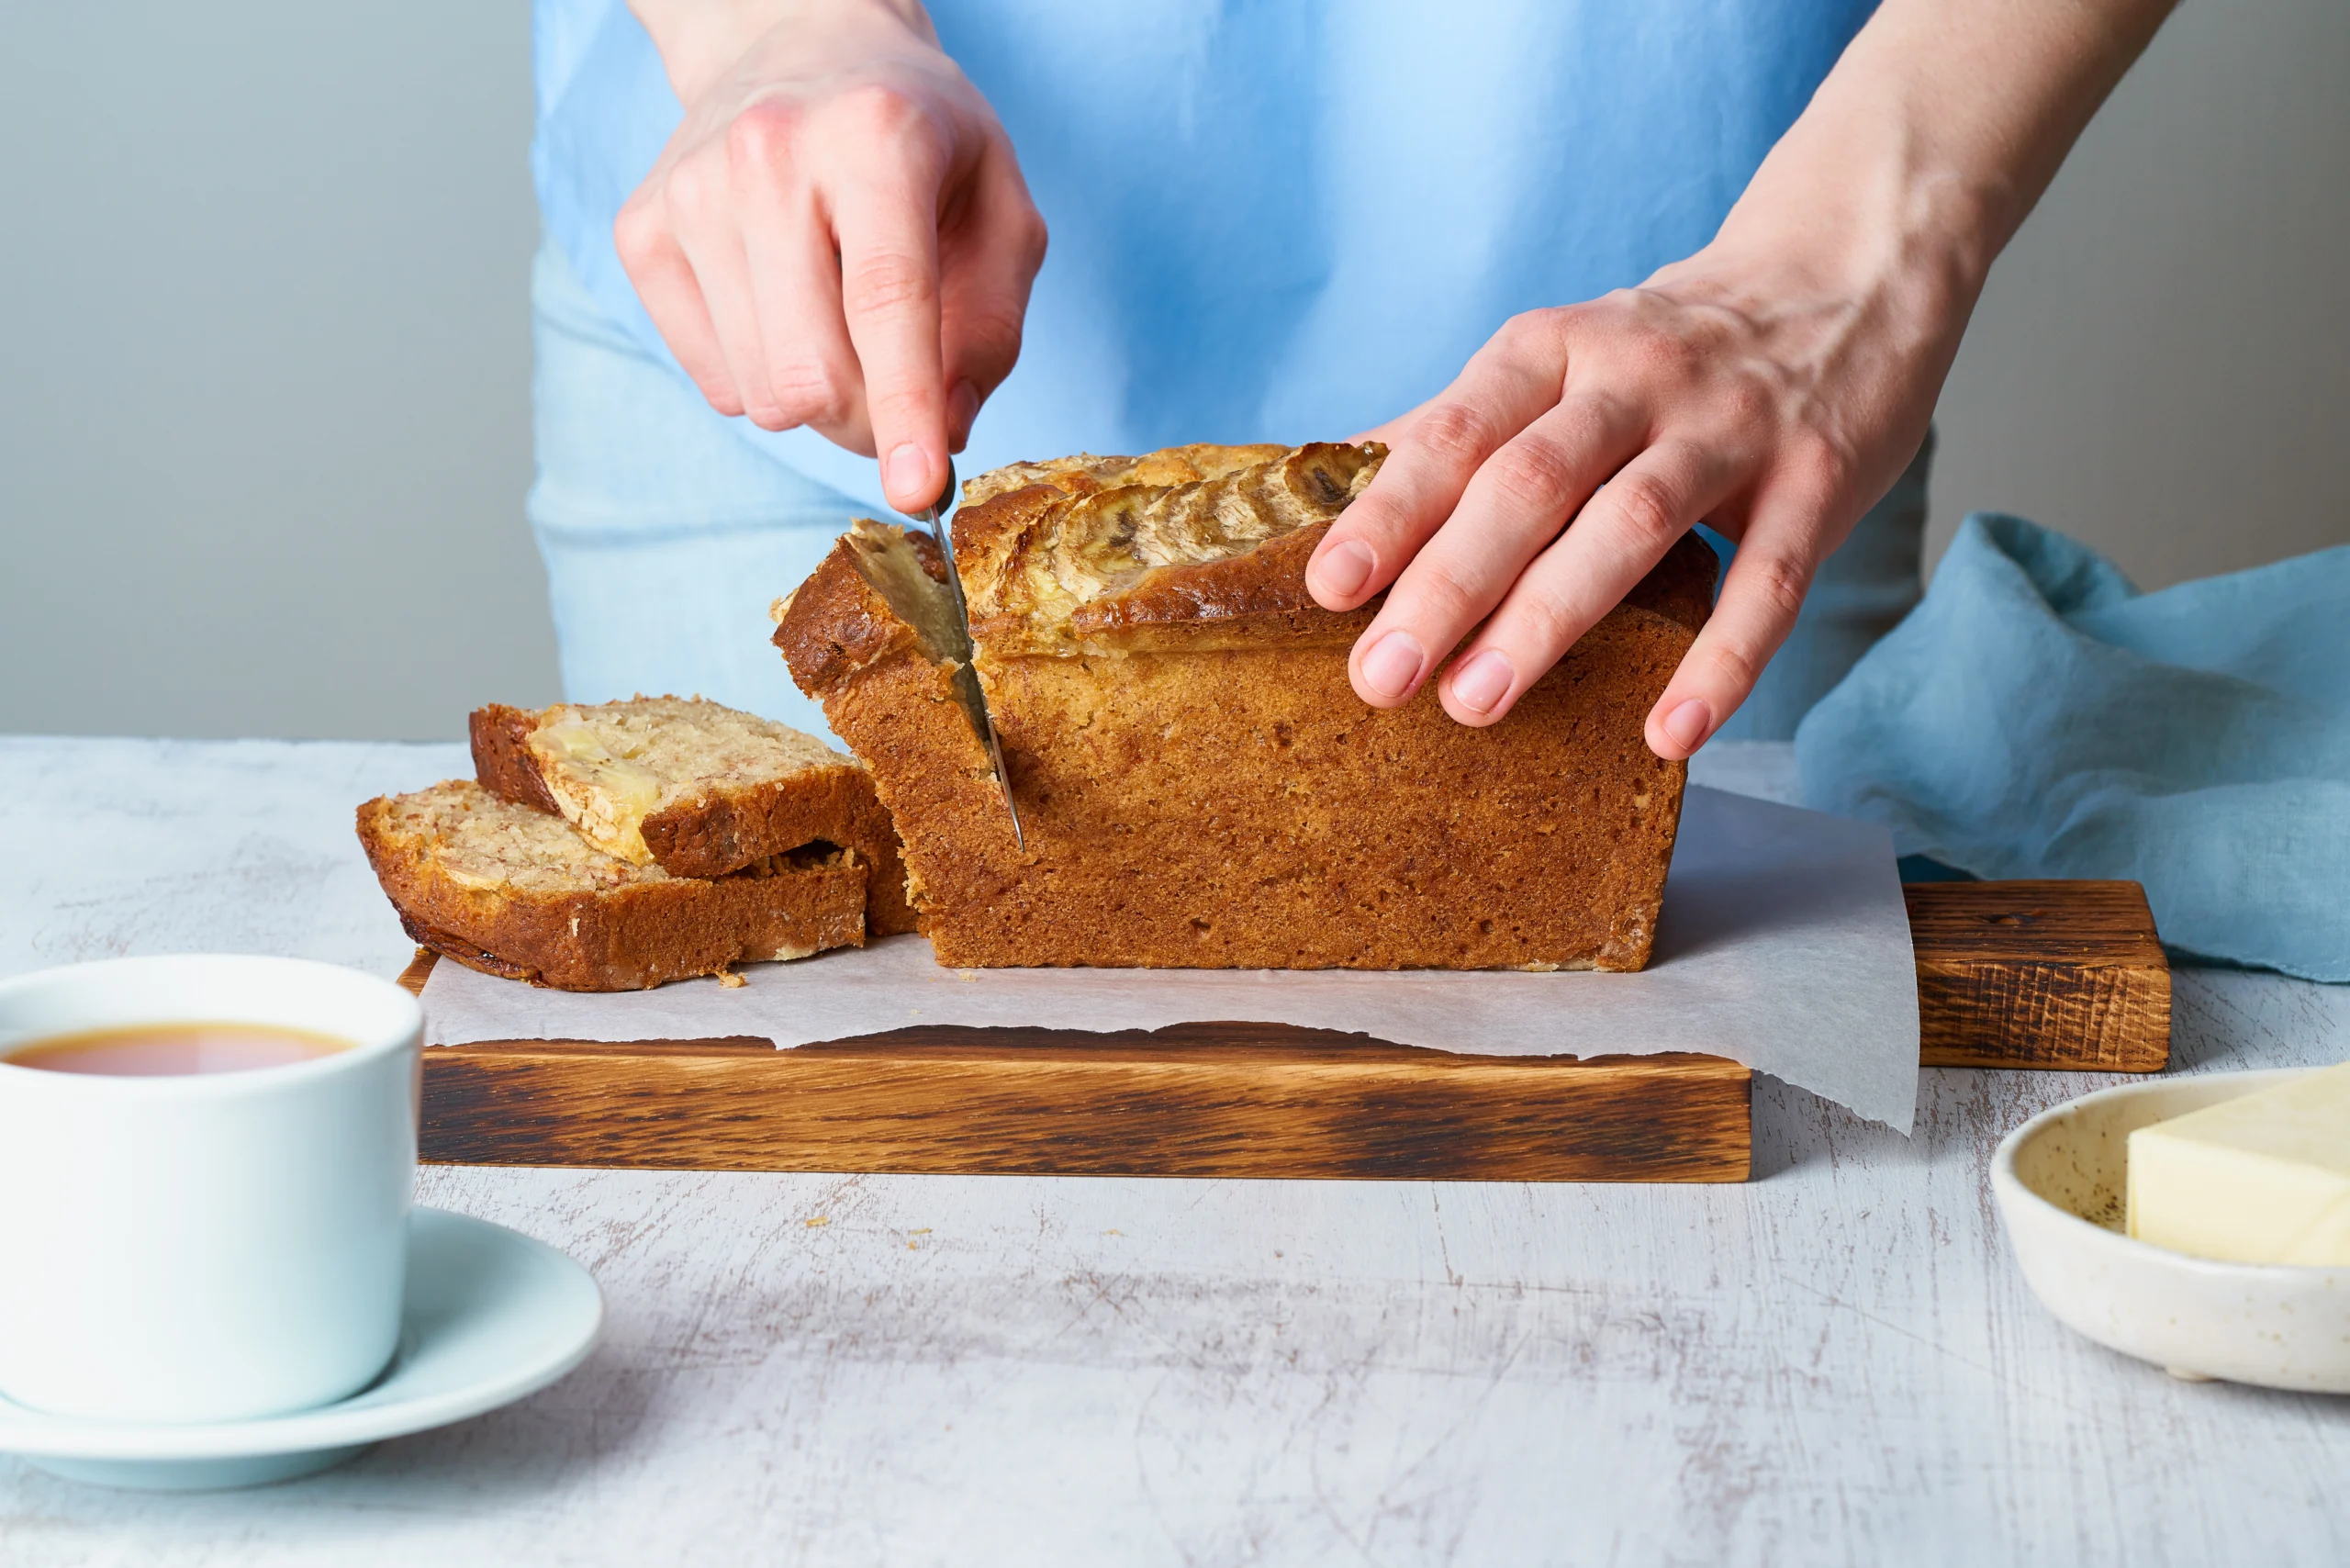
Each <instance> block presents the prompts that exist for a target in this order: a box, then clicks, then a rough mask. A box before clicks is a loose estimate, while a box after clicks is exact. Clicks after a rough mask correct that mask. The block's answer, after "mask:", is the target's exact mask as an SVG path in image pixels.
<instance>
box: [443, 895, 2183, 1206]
mask: <svg viewBox="0 0 2350 1568" xmlns="http://www.w3.org/2000/svg"><path fill="white" fill-rule="evenodd" d="M1904 892H1905V893H1906V894H1907V895H1908V903H1909V929H1910V935H1911V938H1912V940H1913V942H1914V944H1915V946H1916V947H1917V952H1918V1008H1919V1034H1920V1036H1921V1049H1920V1055H1919V1059H1920V1061H1921V1062H1923V1063H1924V1065H1926V1066H1928V1067H1977V1068H1981V1067H1997V1068H2039V1069H2050V1070H2069V1071H2102V1072H2158V1071H2160V1070H2162V1069H2163V1067H2164V1066H2165V1064H2166V1063H2167V1062H2168V1061H2169V1059H2170V969H2169V966H2168V964H2167V963H2166V962H2165V959H2164V957H2163V950H2162V945H2161V944H2160V943H2159V942H2158V941H2156V940H2155V936H2154V916H2153V914H2152V913H2151V912H2150V911H2149V910H2148V909H2147V907H2146V898H2145V893H2144V891H2143V890H2142V889H2141V888H2140V887H2139V886H2138V884H2137V883H2135V882H2087V881H2036V882H1935V883H1919V884H1912V885H1911V886H1909V887H1908V888H1906V889H1904ZM434 958H435V955H434V954H432V953H431V952H429V951H424V950H420V951H419V952H418V954H417V958H416V962H415V963H413V964H411V965H409V966H408V972H407V973H406V974H405V975H403V976H402V977H401V983H402V984H403V985H406V986H407V987H408V989H409V990H410V991H421V990H422V989H423V987H424V980H425V977H426V976H427V975H428V974H429V973H431V968H432V962H433V959H434ZM1749 1079H1750V1074H1749V1072H1748V1070H1747V1069H1745V1068H1744V1067H1741V1066H1740V1065H1739V1064H1738V1063H1736V1062H1734V1061H1730V1060H1728V1059H1726V1058H1720V1057H1712V1056H1693V1055H1687V1054H1669V1055H1661V1056H1617V1057H1598V1058H1583V1059H1578V1058H1572V1057H1476V1056H1463V1055H1457V1054H1454V1053H1452V1052H1448V1051H1434V1050H1424V1049H1420V1048H1418V1047H1410V1046H1398V1045H1391V1044H1389V1043H1387V1042H1385V1041H1381V1040H1372V1039H1369V1038H1366V1037H1365V1036H1360V1035H1338V1034H1333V1033H1328V1032H1326V1031H1318V1030H1311V1029H1297V1028H1292V1027H1289V1026H1287V1025H1270V1024H1198V1025H1181V1026H1178V1027H1175V1028H1169V1029H1160V1030H1157V1031H1154V1032H1152V1033H1150V1034H1141V1033H1128V1034H1117V1035H1103V1034H1087V1033H1083V1032H1080V1031H1075V1030H1055V1029H960V1028H914V1029H898V1030H892V1031H890V1033H888V1034H882V1035H870V1036H862V1037H860V1038H857V1039H851V1040H834V1041H828V1042H825V1043H822V1044H819V1045H809V1046H801V1047H798V1048H797V1049H793V1050H778V1049H776V1048H775V1047H774V1046H773V1045H772V1044H770V1043H769V1042H768V1041H767V1040H766V1039H764V1038H758V1037H749V1038H736V1039H718V1040H644V1041H635V1042H630V1043H626V1044H611V1043H605V1042H594V1041H582V1040H487V1041H480V1042H477V1043H475V1044H471V1045H463V1046H436V1047H431V1049H428V1050H427V1051H426V1052H425V1053H424V1114H423V1124H422V1128H421V1154H422V1156H423V1158H424V1159H427V1160H430V1161H434V1162H439V1163H445V1164H458V1165H579V1166H610V1167H635V1168H652V1169H663V1170H838V1171H913V1172H934V1173H944V1172H964V1173H994V1174H1029V1175H1077V1174H1086V1175H1122V1176H1264V1177H1356V1178H1382V1179H1416V1180H1439V1181H1478V1182H1494V1181H1518V1182H1742V1181H1744V1180H1745V1179H1746V1177H1747V1174H1748V1170H1749V1167H1750V1164H1751V1147H1752V1141H1751V1116H1750V1113H1749V1102H1748V1090H1749Z"/></svg>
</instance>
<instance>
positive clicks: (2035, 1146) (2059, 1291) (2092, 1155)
mask: <svg viewBox="0 0 2350 1568" xmlns="http://www.w3.org/2000/svg"><path fill="white" fill-rule="evenodd" d="M2305 1071H2308V1069H2286V1070H2277V1071H2268V1072H2224V1073H2211V1074H2207V1075H2204V1076H2201V1077H2196V1078H2177V1079H2157V1080H2154V1081H2149V1082H2145V1083H2131V1084H2125V1085H2123V1086H2122V1087H2121V1088H2119V1089H2107V1090H2102V1091H2100V1092H2098V1093H2095V1094H2085V1095H2083V1096H2082V1097H2081V1098H2079V1099H2077V1100H2072V1101H2068V1102H2066V1103H2064V1104H2062V1105H2058V1106H2056V1107H2055V1108H2054V1109H2053V1110H2048V1111H2043V1112H2042V1113H2041V1114H2039V1115H2037V1116H2034V1117H2033V1118H2032V1119H2031V1120H2030V1121H2028V1122H2026V1123H2025V1124H2024V1125H2023V1126H2020V1127H2018V1128H2017V1129H2016V1130H2015V1131H2013V1132H2011V1133H2009V1135H2008V1136H2007V1137H2004V1138H2002V1139H2001V1140H2000V1141H1999V1148H1998V1152H1997V1154H1996V1155H1994V1156H1993V1157H1992V1160H1991V1192H1992V1194H1993V1196H1994V1197H1996V1198H1997V1201H1998V1205H1999V1215H2000V1217H2001V1219H2003V1220H2004V1221H2005V1222H2006V1224H2007V1230H2008V1240H2009V1243H2010V1245H2012V1246H2013V1247H2014V1248H2015V1254H2016V1261H2017V1263H2019V1264H2020V1265H2021V1267H2022V1269H2023V1277H2024V1282H2026V1283H2027V1284H2029V1285H2031V1294H2034V1295H2036V1296H2038V1297H2039V1298H2040V1301H2041V1305H2043V1306H2045V1307H2047V1308H2048V1310H2049V1311H2050V1312H2052V1313H2054V1314H2055V1315H2056V1316H2057V1318H2058V1319H2059V1320H2060V1321H2062V1322H2063V1323H2064V1324H2065V1326H2066V1327H2070V1328H2073V1329H2075V1330H2076V1331H2078V1332H2079V1333H2082V1334H2086V1335H2087V1336H2088V1337H2089V1338H2092V1339H2094V1340H2096V1341H2097V1342H2098V1344H2100V1345H2105V1346H2109V1347H2110V1348H2111V1349H2113V1350H2120V1351H2121V1352H2122V1353H2123V1354H2124V1355H2130V1356H2136V1357H2137V1358H2139V1359H2140V1360H2141V1361H2152V1362H2154V1364H2155V1365H2156V1366H2159V1367H2163V1368H2165V1369H2166V1370H2167V1371H2169V1372H2171V1373H2172V1374H2173V1375H2175V1376H2177V1377H2183V1378H2189V1379H2197V1380H2203V1379H2211V1378H2224V1379H2226V1380H2227V1381H2228V1382H2230V1383H2256V1384H2258V1385H2260V1386H2262V1387H2265V1388H2287V1389H2294V1390H2298V1391H2300V1392H2304V1393H2321V1394H2350V1269H2312V1268H2300V1267H2292V1266H2287V1265H2281V1264H2260V1263H2222V1262H2217V1261H2214V1260H2210V1259H2208V1258H2194V1257H2189V1256H2188V1254H2186V1253H2184V1252H2174V1251H2172V1250H2170V1249H2168V1248H2166V1247H2156V1246H2154V1245H2153V1244H2152V1243H2150V1242H2144V1241H2136V1240H2132V1238H2130V1237H2128V1236H2126V1235H2124V1234H2123V1233H2122V1228H2121V1223H2122V1193H2123V1191H2124V1188H2123V1184H2122V1178H2123V1174H2124V1170H2125V1163H2126V1159H2127V1155H2128V1149H2129V1138H2130V1134H2131V1132H2132V1130H2133V1129H2135V1128H2138V1127H2143V1126H2146V1125H2147V1124H2149V1123H2151V1122H2159V1121H2164V1120H2166V1119H2167V1118H2169V1117H2172V1116H2180V1115H2185V1114H2187V1113H2188V1112H2189V1111H2194V1110H2199V1109H2201V1108H2202V1107H2203V1106H2205V1105H2212V1104H2217V1103H2219V1102H2221V1101H2222V1100H2233V1099H2234V1098H2235V1097H2237V1096H2238V1095H2241V1094H2249V1093H2251V1092H2253V1091H2254V1090H2255V1089H2266V1088H2268V1087H2270V1086H2271V1085H2274V1084H2277V1083H2282V1082H2285V1081H2288V1080H2289V1079H2292V1078H2295V1077H2298V1076H2300V1073H2302V1072H2305Z"/></svg>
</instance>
